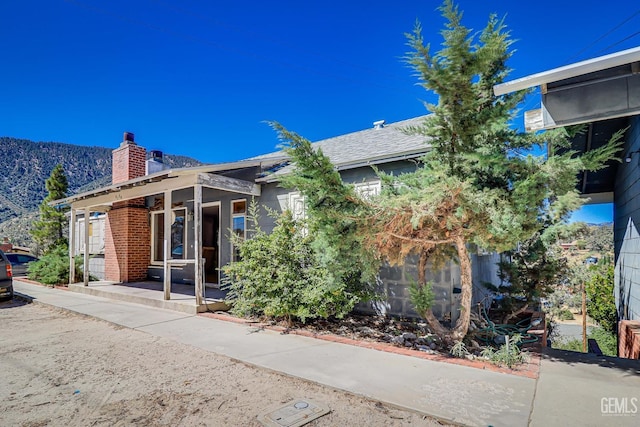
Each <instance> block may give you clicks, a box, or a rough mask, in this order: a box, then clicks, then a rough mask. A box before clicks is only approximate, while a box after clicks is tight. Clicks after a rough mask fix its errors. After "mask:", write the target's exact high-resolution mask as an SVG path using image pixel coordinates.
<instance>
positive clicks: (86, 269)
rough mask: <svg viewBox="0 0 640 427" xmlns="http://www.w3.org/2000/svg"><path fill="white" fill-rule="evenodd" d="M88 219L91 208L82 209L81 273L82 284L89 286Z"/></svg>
mask: <svg viewBox="0 0 640 427" xmlns="http://www.w3.org/2000/svg"><path fill="white" fill-rule="evenodd" d="M89 221H91V210H90V209H89V208H85V209H84V263H83V273H84V274H83V275H84V285H85V286H89Z"/></svg>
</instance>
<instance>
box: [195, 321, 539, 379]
mask: <svg viewBox="0 0 640 427" xmlns="http://www.w3.org/2000/svg"><path fill="white" fill-rule="evenodd" d="M199 316H203V317H209V318H212V319H217V320H222V321H225V322H233V323H238V324H241V325H247V326H249V325H250V326H257V327H260V328H264V329H269V330H272V331H276V332H281V333H289V334H294V335H300V336H304V337H308V338H315V339H321V340H325V341H331V342H335V343H341V344H348V345H354V346H357V347H363V348H369V349H372V350H378V351H385V352H388V353H395V354H401V355H404V356H411V357H417V358H419V359H426V360H432V361H435V362H445V363H453V364H455V365H462V366H467V367H470V368H476V369H486V370H488V371H493V372H500V373H504V374H510V375H517V376H521V377H526V378H532V379H537V378H538V374H539V372H540V353H538V352H529V356H530V358H529V362H527V363H526V364H525V365H522V367H521V368H516V369H509V368H501V367H499V366H496V365H494V364H491V363H489V362H485V361H482V360H469V359H459V358H455V357H450V356H446V355H441V354H429V353H425V352H422V351H419V350H413V349H409V348H404V347H397V346H395V345H392V344H387V343H381V342H372V341H360V340H355V339H352V338H347V337H343V336H339V335H334V334H319V333H316V332H311V331H306V330H304V329H287V328H285V327H282V326H275V325H268V324H265V323H259V322H255V321H250V320H247V319H242V318H239V317H234V316H231V315H229V314H223V313H199Z"/></svg>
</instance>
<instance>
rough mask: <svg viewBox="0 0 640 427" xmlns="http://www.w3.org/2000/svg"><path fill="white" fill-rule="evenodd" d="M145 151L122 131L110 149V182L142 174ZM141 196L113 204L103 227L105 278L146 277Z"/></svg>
mask: <svg viewBox="0 0 640 427" xmlns="http://www.w3.org/2000/svg"><path fill="white" fill-rule="evenodd" d="M146 155H147V150H145V149H144V147H140V146H139V145H137V144H136V143H135V142H134V135H133V133H131V132H125V133H124V138H123V141H122V142H121V143H120V146H119V147H118V148H116V149H115V150H113V152H112V164H111V168H112V178H111V180H112V183H113V184H119V183H121V182H125V181H129V180H130V179H134V178H140V177H143V176H145V166H146V164H145V161H146ZM144 202H145V199H144V197H139V198H136V199H129V200H124V201H121V202H115V203H113V206H112V207H111V210H110V211H109V212H108V213H107V221H106V227H105V253H104V258H105V278H106V279H107V280H110V281H114V282H137V281H142V280H145V279H146V278H147V266H148V265H149V261H150V259H151V237H150V235H151V231H150V228H149V210H148V209H147V208H146V206H145V203H144Z"/></svg>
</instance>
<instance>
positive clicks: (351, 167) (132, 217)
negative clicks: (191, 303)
mask: <svg viewBox="0 0 640 427" xmlns="http://www.w3.org/2000/svg"><path fill="white" fill-rule="evenodd" d="M424 119H425V116H423V117H417V118H414V119H409V120H404V121H401V122H397V123H391V124H388V125H387V124H385V123H384V122H383V121H379V122H376V123H375V124H374V126H373V127H371V128H369V129H366V130H363V131H359V132H354V133H349V134H346V135H341V136H337V137H335V138H329V139H326V140H323V141H319V142H316V143H314V146H316V147H319V148H321V149H322V150H323V153H324V154H325V155H327V156H328V157H329V158H330V159H331V161H332V162H333V163H334V165H335V166H336V168H337V169H338V170H339V172H340V174H341V176H342V178H343V180H344V181H345V182H348V183H352V184H353V185H354V186H355V187H356V189H357V190H358V191H359V192H360V193H361V194H365V195H367V196H373V195H375V194H377V193H378V192H379V191H380V186H381V184H380V181H379V179H378V177H377V176H376V174H375V173H374V170H373V168H372V167H371V166H373V165H375V166H376V167H377V168H379V169H380V170H382V171H385V172H387V173H391V174H400V173H403V172H407V171H412V170H415V168H416V167H418V163H417V162H416V160H417V159H418V158H420V157H421V156H422V155H424V154H425V153H426V152H427V151H428V150H429V146H428V144H426V143H425V140H424V137H421V136H417V135H408V134H406V133H404V132H403V131H402V129H404V128H406V127H408V126H415V125H418V124H420V123H421V121H423V120H424ZM145 159H146V150H145V149H144V148H143V147H141V146H139V145H138V144H136V143H135V141H134V135H133V134H131V133H128V132H126V133H125V134H124V139H123V141H122V143H121V144H120V146H119V147H118V148H116V149H115V150H113V182H112V185H110V186H108V187H104V188H100V189H97V190H94V191H90V192H87V193H82V194H77V195H74V196H71V197H69V198H66V199H64V200H61V201H57V203H58V204H65V205H69V206H70V208H71V214H70V215H71V223H72V224H75V225H74V226H73V227H70V234H71V236H70V239H69V242H70V245H71V247H70V254H71V257H72V260H71V263H70V265H71V269H72V274H71V278H70V280H71V281H72V282H73V281H74V280H75V271H74V261H73V258H75V257H79V256H82V257H83V258H84V265H85V266H88V268H86V269H85V270H88V271H91V266H90V265H89V259H90V258H91V256H92V249H91V245H92V244H93V245H94V247H95V246H96V245H97V246H98V247H99V246H100V244H99V243H96V242H93V243H92V242H91V241H90V239H91V238H92V237H91V236H92V235H93V234H94V233H92V231H91V230H90V227H91V224H92V223H94V221H84V220H80V219H83V218H104V227H103V233H104V245H103V248H104V249H103V251H104V279H105V280H106V281H109V282H113V283H123V282H129V283H131V282H140V281H146V280H157V281H162V282H163V284H164V294H165V299H168V298H169V294H170V289H171V285H172V283H187V284H191V285H193V286H194V288H195V289H194V294H195V299H196V305H200V304H202V295H203V290H204V289H205V288H209V287H213V288H215V287H219V284H220V273H219V267H220V266H223V265H225V264H227V263H229V262H233V260H234V258H235V256H236V251H235V250H234V248H233V245H232V243H231V241H230V239H229V233H237V234H238V235H240V236H242V237H244V238H247V237H250V236H249V235H247V224H246V222H247V208H248V206H249V203H250V202H251V200H252V199H255V200H256V201H257V203H258V205H259V206H260V208H261V209H262V212H261V218H260V220H261V224H260V226H261V228H262V229H263V230H265V231H267V232H268V231H270V230H271V229H272V228H273V226H274V220H273V219H272V218H270V217H269V216H268V215H266V208H270V209H272V210H277V211H281V210H284V209H292V210H293V212H294V215H298V216H302V215H304V214H305V213H304V209H305V208H304V199H303V198H302V196H301V195H300V194H299V193H297V192H295V191H292V190H289V189H285V188H281V187H280V186H279V185H278V181H279V178H280V177H281V176H282V175H283V174H286V173H287V171H288V170H290V169H289V168H291V165H290V164H289V163H290V162H289V160H288V158H287V157H286V156H285V155H284V154H283V152H274V153H269V154H265V155H262V156H257V157H253V158H250V159H245V160H241V161H237V162H232V163H222V164H212V165H205V166H198V167H193V168H183V169H173V170H172V169H166V168H165V167H164V166H163V163H162V154H161V153H159V152H152V156H151V159H149V160H145ZM145 162H146V164H145ZM80 235H81V236H82V237H81V238H80ZM85 247H89V248H90V250H88V251H87V250H80V248H85ZM474 257H475V259H474V281H475V282H476V283H481V282H493V283H495V282H496V280H497V279H496V277H497V266H496V262H497V255H495V254H492V255H488V254H484V255H483V254H479V255H475V256H474ZM415 269H416V265H415V263H407V265H405V266H403V267H393V268H389V267H388V268H384V269H382V271H381V272H380V279H381V280H380V282H379V284H378V291H379V293H380V294H381V296H382V300H381V301H379V302H376V303H374V304H371V303H369V304H362V305H361V306H360V307H359V309H360V310H363V311H371V312H374V311H375V312H382V313H386V314H394V315H401V316H417V313H416V312H415V311H414V310H413V307H412V305H411V303H410V301H409V297H408V291H407V287H408V285H409V284H410V282H411V281H412V280H413V279H414V278H415ZM427 277H428V279H429V280H430V281H432V282H433V283H434V291H435V294H436V302H435V306H434V313H435V314H436V315H437V316H439V317H440V318H442V319H449V320H451V321H455V320H456V319H457V317H458V313H457V310H456V308H457V307H458V305H459V304H458V303H457V298H459V293H457V292H456V291H457V290H458V289H459V287H460V285H459V284H460V271H459V268H458V266H457V265H456V264H455V263H449V264H447V265H445V266H444V267H443V268H442V269H441V270H438V271H435V270H431V269H430V270H428V272H427ZM84 284H85V285H89V278H88V275H85V276H84ZM478 292H479V293H478V295H477V297H476V299H478V300H479V299H482V297H483V295H482V293H481V291H480V290H478Z"/></svg>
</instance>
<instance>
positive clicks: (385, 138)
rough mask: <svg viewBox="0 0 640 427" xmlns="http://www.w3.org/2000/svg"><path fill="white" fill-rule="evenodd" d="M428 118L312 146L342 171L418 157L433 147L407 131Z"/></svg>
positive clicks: (276, 154) (278, 154) (287, 169)
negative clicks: (406, 131)
mask: <svg viewBox="0 0 640 427" xmlns="http://www.w3.org/2000/svg"><path fill="white" fill-rule="evenodd" d="M427 117H429V116H428V115H425V116H419V117H414V118H412V119H407V120H402V121H399V122H395V123H389V124H385V125H384V126H382V127H379V128H376V127H373V128H370V129H365V130H361V131H357V132H352V133H348V134H345V135H339V136H336V137H333V138H328V139H324V140H321V141H316V142H314V143H312V146H313V147H314V148H315V149H321V150H322V153H323V154H324V155H325V156H327V157H328V158H329V160H331V163H333V164H334V165H335V166H336V168H337V169H338V170H345V169H354V168H358V167H362V166H367V165H374V164H380V163H388V162H392V161H396V160H404V159H411V158H417V157H420V156H422V155H424V154H425V153H427V152H428V151H429V150H430V148H431V146H430V145H429V143H428V140H427V138H426V137H425V136H424V135H418V134H407V133H405V132H404V130H405V129H407V128H410V127H415V126H420V125H422V124H423V123H424V121H425V119H426V118H427ZM284 155H285V153H284V152H283V151H276V152H273V153H269V154H264V155H261V156H256V157H252V158H251V159H250V160H262V159H269V158H275V157H277V158H282V157H283V156H284ZM292 168H293V165H288V166H286V167H284V168H282V169H280V170H278V171H276V172H274V173H272V174H270V175H269V176H266V177H264V178H262V179H261V181H268V182H271V181H277V180H278V177H280V176H282V175H286V174H287V173H290V172H291V170H292Z"/></svg>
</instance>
